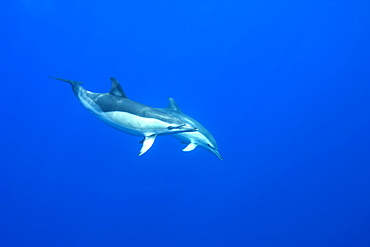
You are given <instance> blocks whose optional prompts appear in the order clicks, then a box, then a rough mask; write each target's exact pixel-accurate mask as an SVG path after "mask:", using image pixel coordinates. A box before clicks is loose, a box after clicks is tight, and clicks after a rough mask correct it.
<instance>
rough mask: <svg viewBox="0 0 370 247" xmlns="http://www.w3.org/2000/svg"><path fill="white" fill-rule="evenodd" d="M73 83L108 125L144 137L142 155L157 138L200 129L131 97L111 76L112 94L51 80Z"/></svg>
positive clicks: (83, 100)
mask: <svg viewBox="0 0 370 247" xmlns="http://www.w3.org/2000/svg"><path fill="white" fill-rule="evenodd" d="M50 78H53V79H56V80H60V81H65V82H68V83H69V84H71V86H72V90H73V93H74V94H75V96H76V97H77V99H78V100H79V101H80V103H81V104H82V105H83V106H84V107H85V108H86V109H87V110H88V111H90V112H91V113H92V114H93V115H95V116H96V117H98V118H99V119H100V120H102V121H103V122H105V123H106V124H108V125H110V126H112V127H113V128H116V129H118V130H120V131H122V132H125V133H127V134H131V135H136V136H143V137H144V139H143V140H142V141H141V142H140V143H142V148H141V150H140V152H139V156H140V155H143V154H144V153H145V152H146V151H148V150H149V149H150V147H151V146H152V145H153V143H154V141H155V139H156V137H157V135H164V134H174V133H181V132H188V131H195V130H196V128H194V127H193V126H191V125H189V124H187V123H185V122H183V121H182V120H180V119H179V118H177V117H175V116H172V115H171V114H168V113H166V112H164V111H160V110H157V109H154V108H152V107H149V106H146V105H143V104H140V103H138V102H135V101H132V100H130V99H128V98H127V96H126V94H125V92H124V91H123V89H122V87H121V85H120V84H119V82H118V81H117V80H116V79H115V78H113V77H111V78H110V80H111V82H112V87H111V90H110V91H109V92H108V93H93V92H90V91H87V90H86V89H84V88H83V87H82V86H81V85H80V84H82V82H78V81H72V80H66V79H60V78H56V77H51V76H50Z"/></svg>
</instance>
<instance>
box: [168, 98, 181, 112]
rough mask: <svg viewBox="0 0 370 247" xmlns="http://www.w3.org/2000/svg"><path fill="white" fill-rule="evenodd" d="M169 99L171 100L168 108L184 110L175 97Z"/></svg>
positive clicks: (178, 110)
mask: <svg viewBox="0 0 370 247" xmlns="http://www.w3.org/2000/svg"><path fill="white" fill-rule="evenodd" d="M168 101H169V102H170V104H169V105H168V107H167V108H169V109H171V110H173V111H177V112H182V111H181V109H180V107H179V106H178V105H177V103H176V101H175V100H174V99H173V98H168Z"/></svg>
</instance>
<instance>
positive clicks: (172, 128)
mask: <svg viewBox="0 0 370 247" xmlns="http://www.w3.org/2000/svg"><path fill="white" fill-rule="evenodd" d="M184 126H186V124H182V125H179V126H168V127H167V129H169V130H175V129H178V130H181V131H182V132H194V131H197V130H198V129H197V128H195V127H192V129H189V130H182V129H181V128H182V127H184Z"/></svg>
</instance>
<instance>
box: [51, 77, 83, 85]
mask: <svg viewBox="0 0 370 247" xmlns="http://www.w3.org/2000/svg"><path fill="white" fill-rule="evenodd" d="M49 77H50V78H52V79H56V80H59V81H65V82H68V83H69V84H71V85H72V87H75V86H77V85H80V84H82V82H80V81H72V80H67V79H60V78H56V77H52V76H49Z"/></svg>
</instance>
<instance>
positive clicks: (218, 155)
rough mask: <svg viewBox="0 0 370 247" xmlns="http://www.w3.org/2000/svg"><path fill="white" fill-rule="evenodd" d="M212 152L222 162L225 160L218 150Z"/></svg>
mask: <svg viewBox="0 0 370 247" xmlns="http://www.w3.org/2000/svg"><path fill="white" fill-rule="evenodd" d="M211 152H212V153H214V154H215V155H216V156H217V157H218V158H219V159H220V160H224V159H223V158H222V156H221V154H220V153H219V152H218V150H217V149H211Z"/></svg>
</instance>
